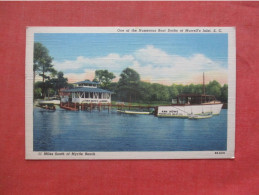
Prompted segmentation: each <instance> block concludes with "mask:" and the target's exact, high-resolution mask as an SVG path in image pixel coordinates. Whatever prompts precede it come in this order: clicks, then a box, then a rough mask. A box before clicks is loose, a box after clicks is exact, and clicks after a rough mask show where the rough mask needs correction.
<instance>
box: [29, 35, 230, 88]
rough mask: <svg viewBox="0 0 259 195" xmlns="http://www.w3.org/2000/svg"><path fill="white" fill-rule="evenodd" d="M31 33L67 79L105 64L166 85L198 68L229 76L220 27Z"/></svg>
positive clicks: (189, 77)
mask: <svg viewBox="0 0 259 195" xmlns="http://www.w3.org/2000/svg"><path fill="white" fill-rule="evenodd" d="M34 37H35V41H37V42H41V43H42V44H43V45H44V46H45V47H47V48H48V50H49V54H50V55H51V56H52V57H53V58H54V62H53V63H54V66H55V68H56V69H57V70H58V71H63V72H64V73H65V76H67V77H68V78H69V81H71V82H74V81H78V80H82V79H92V77H94V71H95V70H96V69H97V70H98V69H108V70H109V71H111V72H114V73H115V75H116V76H117V78H116V79H115V80H118V79H119V74H120V73H121V71H122V70H123V69H124V68H126V67H130V68H133V69H135V70H136V71H137V72H139V73H140V76H141V78H142V80H145V81H149V82H158V83H163V84H168V85H170V84H172V83H189V82H194V83H195V82H196V80H197V79H198V76H199V75H200V74H202V72H206V73H207V74H208V75H209V76H210V77H213V79H217V77H220V78H218V80H221V81H220V82H221V83H226V80H227V78H226V76H227V73H226V72H227V61H228V35H227V34H223V33H222V34H216V33H215V34H213V33H210V34H198V33H197V34H196V33H195V34H176V33H172V34H165V33H161V34H160V33H146V34H145V33H143V34H142V33H136V34H134V33H125V34H120V33H84V34H75V33H67V34H66V33H65V34H64V33H58V34H57V33H36V34H35V36H34ZM224 75H225V78H223V76H224ZM86 77H89V78H86ZM201 77H202V76H201ZM210 80H211V79H210ZM197 82H200V81H199V79H198V81H197Z"/></svg>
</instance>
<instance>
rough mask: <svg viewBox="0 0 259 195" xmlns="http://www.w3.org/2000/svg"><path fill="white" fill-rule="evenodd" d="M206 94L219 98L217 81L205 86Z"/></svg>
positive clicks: (219, 91)
mask: <svg viewBox="0 0 259 195" xmlns="http://www.w3.org/2000/svg"><path fill="white" fill-rule="evenodd" d="M206 94H210V95H214V96H215V97H216V98H217V99H219V98H220V96H221V85H220V84H219V82H218V81H215V80H214V81H211V82H209V84H208V85H207V86H206Z"/></svg>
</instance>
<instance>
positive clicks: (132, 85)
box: [33, 42, 228, 103]
mask: <svg viewBox="0 0 259 195" xmlns="http://www.w3.org/2000/svg"><path fill="white" fill-rule="evenodd" d="M52 61H53V58H52V57H51V56H49V53H48V50H47V48H46V47H44V46H43V45H42V44H41V43H38V42H35V43H34V61H33V75H34V97H35V98H45V97H53V96H58V95H59V92H60V89H61V88H72V87H73V85H72V84H69V83H68V82H67V78H64V74H63V72H58V71H57V70H55V68H54V67H53V64H52ZM36 75H38V76H40V77H41V78H42V81H38V82H35V77H36ZM114 78H115V75H114V74H113V73H112V72H109V71H108V70H96V71H95V78H94V80H93V81H97V82H99V83H100V88H103V89H107V90H110V91H113V92H114V94H113V95H112V100H114V101H124V102H139V103H153V102H165V103H171V102H172V99H174V98H176V96H177V95H179V94H202V93H203V85H201V84H198V85H194V84H190V85H176V84H172V85H171V86H166V85H162V84H158V83H148V82H143V81H141V80H140V79H141V78H140V75H139V74H138V73H137V72H136V71H135V70H133V69H130V68H126V69H124V70H123V71H122V73H121V74H120V79H119V81H118V82H112V80H113V79H114ZM205 89H206V94H209V95H214V96H215V97H216V98H217V99H218V100H220V101H222V102H227V99H228V85H226V84H225V85H223V86H221V85H220V84H219V83H218V82H217V81H215V80H214V81H212V82H210V83H209V84H206V86H205Z"/></svg>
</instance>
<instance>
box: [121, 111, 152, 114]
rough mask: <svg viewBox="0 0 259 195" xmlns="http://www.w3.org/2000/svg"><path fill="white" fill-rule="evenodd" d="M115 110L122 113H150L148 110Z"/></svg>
mask: <svg viewBox="0 0 259 195" xmlns="http://www.w3.org/2000/svg"><path fill="white" fill-rule="evenodd" d="M117 112H119V113H124V114H150V112H143V111H131V110H117Z"/></svg>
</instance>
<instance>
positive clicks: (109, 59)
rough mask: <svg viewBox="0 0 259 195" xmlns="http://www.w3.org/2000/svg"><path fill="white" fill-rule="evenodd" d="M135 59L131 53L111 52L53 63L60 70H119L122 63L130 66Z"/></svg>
mask: <svg viewBox="0 0 259 195" xmlns="http://www.w3.org/2000/svg"><path fill="white" fill-rule="evenodd" d="M133 60H134V58H133V56H131V55H124V56H120V55H119V54H116V53H110V54H109V55H107V56H104V57H95V58H87V57H83V56H79V57H77V59H76V60H66V61H62V62H59V61H54V62H53V64H54V65H55V67H56V68H57V69H58V70H63V71H66V70H71V71H73V70H79V69H80V70H81V69H85V68H87V69H94V70H95V69H109V70H117V69H118V68H120V67H121V66H122V65H123V66H130V65H131V64H132V61H133Z"/></svg>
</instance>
